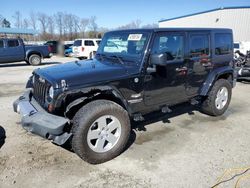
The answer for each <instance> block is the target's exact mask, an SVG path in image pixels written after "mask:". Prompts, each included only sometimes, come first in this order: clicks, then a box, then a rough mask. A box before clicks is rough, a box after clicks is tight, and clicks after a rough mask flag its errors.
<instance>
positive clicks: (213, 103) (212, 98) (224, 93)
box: [201, 79, 232, 116]
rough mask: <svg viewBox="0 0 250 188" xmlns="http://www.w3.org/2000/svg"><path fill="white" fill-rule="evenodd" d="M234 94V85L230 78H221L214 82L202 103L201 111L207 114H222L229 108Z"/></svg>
mask: <svg viewBox="0 0 250 188" xmlns="http://www.w3.org/2000/svg"><path fill="white" fill-rule="evenodd" d="M231 96H232V86H231V84H230V83H229V81H228V80H225V79H219V80H217V81H216V82H215V83H214V86H213V87H212V89H211V91H210V92H209V93H208V96H207V98H206V99H205V101H204V102H203V103H202V106H201V111H202V112H204V113H205V114H207V115H211V116H220V115H222V114H224V112H225V111H226V110H227V108H228V106H229V104H230V101H231Z"/></svg>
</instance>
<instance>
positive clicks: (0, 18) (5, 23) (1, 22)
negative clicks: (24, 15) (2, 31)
mask: <svg viewBox="0 0 250 188" xmlns="http://www.w3.org/2000/svg"><path fill="white" fill-rule="evenodd" d="M0 27H4V28H6V27H7V28H10V22H9V21H8V20H7V19H6V18H4V17H3V16H2V15H0Z"/></svg>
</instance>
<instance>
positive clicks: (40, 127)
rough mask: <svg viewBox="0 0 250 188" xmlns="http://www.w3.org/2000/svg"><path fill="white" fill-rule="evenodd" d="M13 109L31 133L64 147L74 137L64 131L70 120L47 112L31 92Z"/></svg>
mask: <svg viewBox="0 0 250 188" xmlns="http://www.w3.org/2000/svg"><path fill="white" fill-rule="evenodd" d="M13 108H14V111H15V112H17V113H19V114H20V115H21V117H22V118H21V124H22V126H23V128H24V129H26V130H27V131H29V132H32V133H34V134H37V135H39V136H42V137H43V138H47V139H49V140H52V141H53V142H54V143H56V144H58V145H63V144H64V143H65V142H66V141H67V140H68V139H69V138H70V137H71V135H72V134H71V133H67V132H64V130H63V129H64V127H65V125H67V124H68V123H69V119H67V118H64V117H61V116H56V115H53V114H50V113H48V112H47V111H45V110H44V109H43V108H42V107H41V106H40V105H39V104H38V103H37V102H36V100H35V99H34V98H33V97H31V90H27V91H26V92H25V93H24V94H23V95H22V96H21V97H19V99H17V100H16V101H15V102H14V103H13Z"/></svg>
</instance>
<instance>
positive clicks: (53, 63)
mask: <svg viewBox="0 0 250 188" xmlns="http://www.w3.org/2000/svg"><path fill="white" fill-rule="evenodd" d="M57 64H62V63H61V62H44V63H41V65H39V66H36V67H40V66H44V65H57ZM25 66H27V67H28V66H31V65H28V64H27V63H0V68H7V67H25Z"/></svg>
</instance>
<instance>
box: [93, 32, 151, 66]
mask: <svg viewBox="0 0 250 188" xmlns="http://www.w3.org/2000/svg"><path fill="white" fill-rule="evenodd" d="M149 34H150V33H149V32H145V31H144V32H140V31H138V32H136V31H116V32H109V33H106V34H105V35H104V37H103V39H102V42H101V43H100V46H99V48H98V50H97V54H104V55H106V56H117V57H122V58H123V59H125V60H126V59H131V60H135V61H138V60H140V59H141V58H142V57H143V54H144V51H145V47H146V44H147V42H148V39H149Z"/></svg>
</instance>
